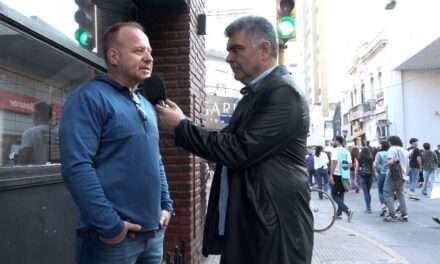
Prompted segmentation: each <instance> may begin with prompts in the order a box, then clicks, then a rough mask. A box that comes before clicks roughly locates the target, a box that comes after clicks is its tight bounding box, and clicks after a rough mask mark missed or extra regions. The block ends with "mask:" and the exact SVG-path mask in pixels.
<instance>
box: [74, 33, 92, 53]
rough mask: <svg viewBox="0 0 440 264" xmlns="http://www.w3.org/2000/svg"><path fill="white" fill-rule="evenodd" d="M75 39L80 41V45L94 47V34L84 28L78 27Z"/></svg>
mask: <svg viewBox="0 0 440 264" xmlns="http://www.w3.org/2000/svg"><path fill="white" fill-rule="evenodd" d="M75 39H76V40H77V41H78V43H79V45H81V46H83V47H90V48H93V47H92V44H93V43H92V35H91V34H90V33H89V32H88V31H86V30H83V29H78V30H76V31H75Z"/></svg>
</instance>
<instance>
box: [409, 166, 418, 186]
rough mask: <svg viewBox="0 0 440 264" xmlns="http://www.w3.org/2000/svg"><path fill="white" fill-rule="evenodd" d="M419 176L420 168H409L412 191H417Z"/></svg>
mask: <svg viewBox="0 0 440 264" xmlns="http://www.w3.org/2000/svg"><path fill="white" fill-rule="evenodd" d="M418 178H419V169H417V168H410V169H409V186H410V187H409V189H410V190H411V192H415V191H416V185H417V179H418Z"/></svg>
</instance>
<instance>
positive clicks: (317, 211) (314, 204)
mask: <svg viewBox="0 0 440 264" xmlns="http://www.w3.org/2000/svg"><path fill="white" fill-rule="evenodd" d="M320 195H322V196H321V197H322V199H321V198H320ZM310 196H311V197H310V209H311V210H312V213H313V231H315V232H324V231H326V230H328V229H329V228H330V227H332V225H333V224H334V223H335V220H336V204H335V202H334V201H333V199H332V198H331V197H330V195H329V194H328V193H326V192H323V191H321V190H318V189H312V190H311V191H310Z"/></svg>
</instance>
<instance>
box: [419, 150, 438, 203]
mask: <svg viewBox="0 0 440 264" xmlns="http://www.w3.org/2000/svg"><path fill="white" fill-rule="evenodd" d="M422 165H423V190H422V194H423V195H428V188H429V187H430V184H431V181H432V179H434V176H435V170H436V169H437V167H438V160H437V155H436V154H435V153H434V152H433V151H432V150H431V145H430V144H429V143H423V154H422Z"/></svg>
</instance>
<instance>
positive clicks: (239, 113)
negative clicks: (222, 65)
mask: <svg viewBox="0 0 440 264" xmlns="http://www.w3.org/2000/svg"><path fill="white" fill-rule="evenodd" d="M225 34H226V36H227V37H228V38H229V40H228V44H227V50H228V56H227V58H226V61H227V62H228V63H229V64H230V65H231V68H232V70H233V72H234V77H235V79H237V80H239V81H241V82H242V83H243V84H245V85H246V87H245V88H243V89H242V93H243V94H244V96H243V98H242V100H241V101H240V102H239V104H238V106H237V108H236V110H235V112H234V114H233V116H232V118H231V121H230V124H229V125H228V126H227V127H226V128H224V129H223V130H221V131H208V130H206V129H204V128H201V127H200V126H197V125H195V124H194V123H193V122H191V121H190V120H188V119H187V118H185V116H184V114H183V113H182V111H181V110H180V108H179V107H178V106H177V105H176V104H175V103H173V102H172V101H170V100H168V101H167V105H166V106H165V107H161V106H157V109H158V112H159V115H160V120H161V128H162V129H165V130H169V131H170V132H171V133H174V136H175V143H176V145H177V146H181V147H183V148H185V149H186V150H188V151H190V152H192V153H194V154H196V155H198V156H200V157H203V158H205V159H207V160H209V161H213V162H216V163H217V168H216V171H215V175H214V180H213V185H212V188H211V194H210V199H209V205H208V212H207V217H206V223H205V232H204V241H203V254H204V255H208V254H221V255H222V257H221V263H222V264H234V263H237V264H247V263H249V264H309V263H311V258H312V249H313V216H312V213H311V211H310V208H309V200H310V192H309V185H308V175H307V169H306V168H305V164H304V157H305V154H306V138H307V132H308V128H309V112H308V106H307V103H306V101H305V100H304V98H303V96H302V95H301V94H300V92H299V91H298V90H297V87H296V85H295V83H294V82H293V80H292V78H291V76H290V75H289V72H288V71H287V69H286V68H285V67H284V66H281V65H276V58H277V48H278V46H277V43H276V35H275V32H274V29H273V27H272V25H271V24H270V23H269V22H268V21H267V20H266V19H264V18H261V17H254V16H248V17H242V18H239V19H237V20H236V21H234V22H233V23H231V24H230V25H229V26H228V27H227V28H226V30H225Z"/></svg>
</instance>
